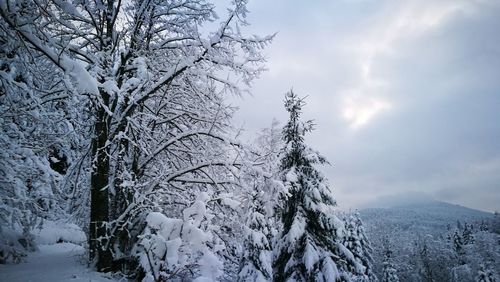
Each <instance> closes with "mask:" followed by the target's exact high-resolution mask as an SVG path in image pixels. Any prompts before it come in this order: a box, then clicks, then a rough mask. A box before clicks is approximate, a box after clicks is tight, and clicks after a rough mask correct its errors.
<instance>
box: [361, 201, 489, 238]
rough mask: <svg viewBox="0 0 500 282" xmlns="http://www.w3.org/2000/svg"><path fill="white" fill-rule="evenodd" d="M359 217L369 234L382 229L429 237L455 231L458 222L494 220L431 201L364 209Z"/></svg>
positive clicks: (475, 212)
mask: <svg viewBox="0 0 500 282" xmlns="http://www.w3.org/2000/svg"><path fill="white" fill-rule="evenodd" d="M359 213H360V215H361V218H362V219H363V221H364V223H365V226H366V227H367V230H368V232H370V231H371V230H373V229H378V228H382V227H384V228H391V229H396V230H400V231H409V230H413V231H415V232H427V233H428V234H431V235H436V233H442V232H443V231H446V230H447V229H449V228H454V227H455V226H456V224H457V223H458V222H460V223H461V224H463V223H471V224H474V223H480V222H481V221H483V220H489V219H492V218H493V216H494V215H493V213H487V212H484V211H479V210H475V209H471V208H467V207H464V206H460V205H456V204H450V203H446V202H441V201H434V200H428V201H419V202H413V203H403V204H393V205H392V207H386V208H366V209H362V210H360V211H359ZM422 235H423V234H422Z"/></svg>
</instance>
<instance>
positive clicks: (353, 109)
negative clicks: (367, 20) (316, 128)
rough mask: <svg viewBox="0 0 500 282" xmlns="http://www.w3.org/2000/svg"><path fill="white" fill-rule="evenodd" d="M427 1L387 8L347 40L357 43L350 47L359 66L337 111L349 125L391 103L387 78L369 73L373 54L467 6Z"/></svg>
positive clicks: (366, 120) (388, 50)
mask: <svg viewBox="0 0 500 282" xmlns="http://www.w3.org/2000/svg"><path fill="white" fill-rule="evenodd" d="M427 4H428V5H425V4H422V3H421V2H419V1H410V2H409V3H407V4H406V5H401V6H399V7H396V10H398V11H397V12H396V13H394V11H392V10H391V11H390V13H389V14H390V15H391V16H387V17H380V19H379V21H378V22H377V23H376V24H374V25H373V27H371V28H370V29H368V30H365V32H363V33H362V35H361V36H360V37H356V36H355V37H353V38H352V39H351V40H350V41H349V43H348V45H349V46H350V47H351V48H352V46H359V47H357V48H354V49H353V59H354V60H357V61H358V62H359V66H360V67H359V79H358V83H357V84H355V85H353V86H352V87H351V88H348V89H345V90H344V91H342V92H343V93H344V95H343V99H344V103H343V107H342V111H341V114H342V118H343V119H344V120H345V121H346V122H347V123H348V124H349V127H350V128H353V129H358V128H361V127H362V126H365V125H367V124H368V123H369V122H371V121H373V120H374V119H375V118H376V117H377V116H379V114H381V113H383V112H384V111H386V110H389V109H391V108H392V106H393V102H392V101H391V98H390V97H383V94H384V90H385V88H384V87H385V86H389V85H390V83H391V78H390V77H377V76H375V75H374V74H373V68H374V67H375V65H374V64H375V60H376V59H377V57H378V56H380V55H385V56H387V55H390V54H391V53H394V52H397V43H398V41H399V40H401V39H404V38H406V37H408V36H418V35H419V34H423V33H425V32H428V31H430V30H432V29H434V28H436V27H438V26H439V25H440V24H442V23H444V22H445V21H446V19H447V18H448V17H450V16H451V15H452V14H453V13H455V12H457V11H465V10H466V8H467V5H466V4H467V2H462V1H457V2H448V1H445V2H443V3H441V4H435V3H431V4H432V5H431V4H429V3H427ZM392 8H395V7H392ZM374 96H375V97H374ZM381 97H383V98H381Z"/></svg>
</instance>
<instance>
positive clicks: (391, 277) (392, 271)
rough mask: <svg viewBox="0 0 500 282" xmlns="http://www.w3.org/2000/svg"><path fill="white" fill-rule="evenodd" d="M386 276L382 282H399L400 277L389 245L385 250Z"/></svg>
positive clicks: (384, 275)
mask: <svg viewBox="0 0 500 282" xmlns="http://www.w3.org/2000/svg"><path fill="white" fill-rule="evenodd" d="M383 265H384V274H383V276H382V282H399V277H398V274H397V271H396V268H395V267H394V264H393V262H392V250H391V249H390V246H389V245H386V246H385V250H384V262H383Z"/></svg>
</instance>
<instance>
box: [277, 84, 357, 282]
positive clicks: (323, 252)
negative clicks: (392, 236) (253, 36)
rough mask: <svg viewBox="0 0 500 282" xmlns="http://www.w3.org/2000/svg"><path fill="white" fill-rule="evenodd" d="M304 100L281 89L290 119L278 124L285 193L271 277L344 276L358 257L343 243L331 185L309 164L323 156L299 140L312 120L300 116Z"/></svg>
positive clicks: (346, 278)
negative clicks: (280, 137)
mask: <svg viewBox="0 0 500 282" xmlns="http://www.w3.org/2000/svg"><path fill="white" fill-rule="evenodd" d="M303 106H304V101H303V99H300V98H299V97H298V96H297V95H296V94H295V93H293V91H290V92H288V93H287V94H286V99H285V108H286V110H287V111H288V113H289V114H290V119H289V120H288V122H287V124H286V125H285V127H284V129H283V140H284V142H285V148H284V151H283V153H282V158H281V164H280V170H281V177H282V180H283V181H284V183H285V187H286V189H287V196H286V197H285V198H284V199H283V202H284V205H283V209H282V210H279V216H280V218H281V222H282V224H283V228H282V230H281V232H280V234H279V235H278V238H277V240H276V245H275V260H274V263H273V266H274V269H273V277H274V281H349V280H350V278H351V277H354V276H356V274H355V273H351V269H353V268H354V269H357V268H356V267H353V266H354V265H356V264H357V262H356V261H355V258H354V256H353V254H352V253H351V252H350V251H349V250H348V249H347V248H346V247H345V246H344V245H343V243H342V242H343V239H344V232H345V230H344V224H343V222H342V221H341V220H339V219H338V218H337V216H336V215H335V212H334V206H335V205H336V201H335V199H334V198H333V195H332V191H331V189H330V187H329V186H328V183H327V180H326V179H325V178H324V177H323V175H322V174H321V173H320V172H319V171H318V170H316V168H315V167H314V165H316V164H327V161H326V160H325V158H324V157H322V156H321V155H319V153H318V152H316V151H313V150H312V149H310V148H309V147H307V145H306V144H305V142H304V135H305V133H307V132H309V131H311V130H312V129H313V124H312V121H307V122H302V121H301V120H300V114H301V111H302V107H303Z"/></svg>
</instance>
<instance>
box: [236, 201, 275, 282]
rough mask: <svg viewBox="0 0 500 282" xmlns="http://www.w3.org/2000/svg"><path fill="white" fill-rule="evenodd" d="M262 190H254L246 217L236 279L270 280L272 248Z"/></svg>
mask: <svg viewBox="0 0 500 282" xmlns="http://www.w3.org/2000/svg"><path fill="white" fill-rule="evenodd" d="M261 193H262V191H255V194H254V196H253V199H252V203H253V205H252V207H251V208H250V213H249V216H248V219H247V223H246V226H247V228H248V230H247V232H246V237H245V242H244V246H245V250H244V251H243V256H242V260H241V266H240V272H239V275H238V281H259V282H261V281H271V278H272V267H271V261H272V250H271V244H270V243H269V240H268V237H267V236H268V235H269V230H270V227H269V224H268V220H267V218H266V212H265V209H264V207H265V204H264V202H263V201H262V196H261V195H259V194H261Z"/></svg>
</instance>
